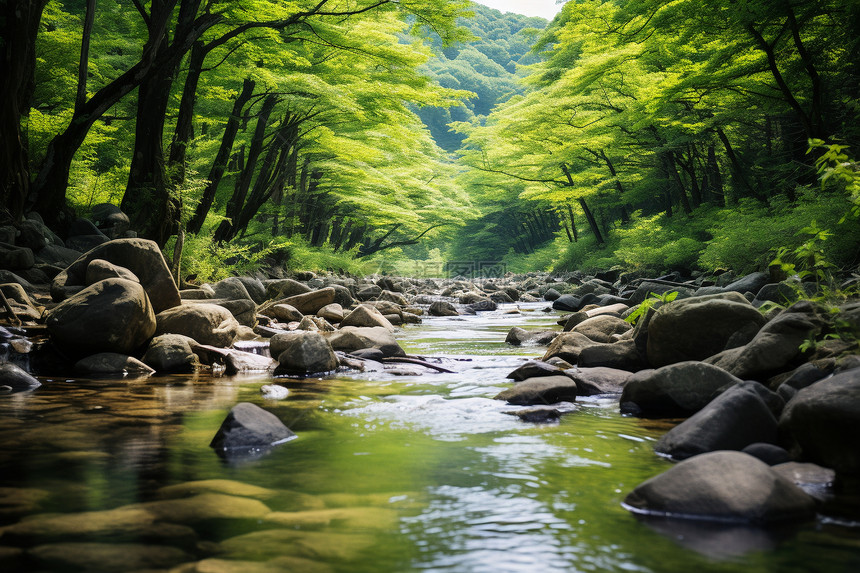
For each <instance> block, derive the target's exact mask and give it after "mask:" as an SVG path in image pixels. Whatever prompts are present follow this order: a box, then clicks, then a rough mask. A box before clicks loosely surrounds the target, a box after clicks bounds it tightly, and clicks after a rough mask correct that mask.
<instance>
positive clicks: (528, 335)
mask: <svg viewBox="0 0 860 573" xmlns="http://www.w3.org/2000/svg"><path fill="white" fill-rule="evenodd" d="M556 336H558V332H557V331H555V330H539V331H528V330H525V329H524V328H520V327H519V326H515V327H513V328H512V329H510V330H509V331H508V335H507V336H506V337H505V342H506V343H507V344H510V345H511V346H523V345H532V344H533V345H536V346H545V345H547V344H550V343H551V342H552V341H553V340H554V339H555V337H556Z"/></svg>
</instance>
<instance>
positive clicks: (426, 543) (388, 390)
mask: <svg viewBox="0 0 860 573" xmlns="http://www.w3.org/2000/svg"><path fill="white" fill-rule="evenodd" d="M544 306H545V305H544V304H540V303H534V304H520V305H518V306H515V305H501V306H500V308H499V309H498V310H497V311H494V312H483V313H479V315H477V316H462V317H452V318H427V319H425V321H424V323H423V324H421V325H414V326H408V327H405V328H403V329H401V330H400V331H399V332H398V333H397V338H398V340H399V341H400V343H401V345H402V346H403V347H404V349H405V350H406V352H407V353H409V354H413V355H420V356H425V357H438V358H440V361H439V364H440V365H441V366H444V367H445V368H447V369H449V370H452V371H454V372H455V373H453V374H443V373H430V372H427V373H424V374H422V375H420V376H414V375H413V376H409V375H406V376H403V375H400V376H395V375H392V374H388V373H367V374H341V375H338V376H334V377H330V378H326V379H310V380H304V381H299V380H290V379H277V380H275V383H278V384H282V385H284V386H286V387H287V388H288V389H289V391H290V394H289V396H288V397H287V398H286V399H285V400H279V401H273V400H267V399H264V398H263V397H262V395H261V392H260V387H261V386H263V385H265V384H271V383H273V380H272V378H271V377H269V376H263V375H247V376H236V377H217V376H211V375H209V374H202V373H201V374H198V375H186V376H170V377H150V378H140V379H119V380H116V379H103V380H84V379H42V382H43V386H42V387H41V388H39V389H38V390H36V391H34V392H31V393H20V394H14V395H10V396H0V525H13V526H14V525H15V524H18V525H19V527H18V529H17V530H14V531H17V533H15V534H14V535H12V534H4V535H2V536H0V570H3V571H76V570H81V569H83V570H91V571H134V570H149V571H154V570H163V571H171V570H173V571H177V572H178V571H183V572H184V571H212V572H215V571H219V572H221V571H237V572H238V571H243V572H254V571H267V572H269V571H272V572H276V571H335V572H387V571H391V572H399V571H450V572H469V573H473V572H484V571H486V572H492V573H503V572H512V573H513V572H533V571H541V572H549V571H560V572H561V571H565V572H567V571H628V572H629V571H641V572H665V571H678V572H681V571H684V572H686V571H691V570H696V571H698V572H700V573H701V572H711V571H714V572H716V571H737V570H741V569H742V570H744V571H754V572H755V571H762V572H764V571H768V572H771V571H780V572H791V571H798V572H801V571H804V572H805V571H812V570H815V571H849V570H850V571H853V570H856V568H857V567H858V566H860V524H857V523H853V522H851V521H839V520H832V519H825V520H822V519H819V520H817V521H815V522H813V523H809V524H805V525H802V526H800V527H797V528H791V529H788V530H768V531H765V530H758V529H745V528H727V527H715V526H711V525H705V524H701V523H698V522H693V521H682V522H672V521H651V522H643V521H641V520H639V519H637V518H636V517H634V516H632V515H631V514H629V513H628V512H627V511H626V510H625V509H624V508H623V507H622V506H621V502H622V500H623V499H624V496H625V495H626V494H627V493H628V492H629V491H630V490H631V489H633V488H634V487H635V486H636V485H638V484H639V483H641V482H642V481H644V480H645V479H648V478H649V477H651V476H654V475H656V474H658V473H660V472H662V471H665V470H666V469H667V468H668V467H669V464H670V462H668V461H666V460H663V459H661V458H659V457H657V456H656V455H655V454H654V453H653V451H652V447H653V442H654V441H655V440H656V439H657V438H658V437H659V436H661V435H662V434H663V433H664V432H665V431H666V430H667V429H668V428H669V427H671V423H672V422H671V421H655V420H642V419H637V418H632V417H623V416H621V415H620V414H619V412H618V401H617V396H602V397H600V396H599V397H590V398H581V399H579V400H578V401H577V402H576V403H571V404H561V405H559V406H558V407H559V409H560V410H562V411H563V412H564V414H563V415H562V417H561V418H560V420H558V421H557V422H552V423H546V424H533V423H527V422H523V421H521V420H520V419H519V418H518V417H516V416H514V415H511V413H512V412H515V411H517V410H521V409H522V408H521V407H517V406H509V405H506V404H505V403H504V402H501V401H496V400H493V399H492V398H493V396H494V395H496V394H497V393H498V392H500V391H502V390H503V389H505V388H507V387H509V386H510V381H509V380H507V379H506V375H507V374H508V373H509V372H510V371H512V370H513V369H514V368H516V367H517V366H519V365H520V364H522V363H523V362H524V361H525V360H527V359H529V358H535V357H539V356H540V355H541V354H542V349H541V348H540V347H535V346H532V347H528V346H526V347H513V346H509V345H506V344H505V343H504V339H505V335H506V333H507V332H508V330H509V329H510V328H511V327H513V326H520V327H523V328H527V329H539V328H553V327H554V328H557V326H555V320H557V318H558V315H557V313H554V312H543V309H544ZM517 308H519V309H520V312H518V313H517V312H515V311H516V310H517ZM237 402H252V403H254V404H257V405H259V406H261V407H263V408H265V409H266V410H268V411H270V412H272V413H274V414H275V415H276V416H278V417H279V418H280V419H281V420H282V421H284V423H285V424H286V425H287V426H289V427H290V428H291V429H292V430H293V431H294V432H295V433H296V434H297V435H298V438H297V439H295V440H292V441H290V442H288V443H286V444H283V445H281V446H279V447H277V448H274V449H273V450H271V451H270V452H261V453H260V455H259V456H258V457H254V456H252V457H250V458H244V459H229V460H225V459H222V458H220V457H219V456H218V455H216V454H215V452H214V451H213V450H212V449H211V448H210V447H209V442H210V440H211V439H212V437H213V436H214V434H215V432H216V431H217V429H218V427H219V425H220V424H221V421H222V420H223V419H224V417H225V416H226V414H227V412H228V411H229V410H230V408H231V407H232V406H233V405H235V404H236V403H237ZM207 496H208V497H207ZM177 500H178V501H183V500H185V501H187V500H198V501H200V500H206V501H207V503H210V504H211V503H215V504H222V507H224V508H230V510H229V511H227V510H226V509H225V510H224V511H220V510H219V511H214V510H213V509H212V507H209V506H206V508H204V509H200V508H201V507H203V506H202V505H201V504H198V505H195V506H193V507H192V505H191V504H189V505H187V506H186V505H182V504H180V503H178V501H177ZM234 505H235V508H233V506H234ZM189 508H191V509H189ZM243 508H248V509H247V510H246V509H243ZM140 510H143V511H140ZM135 511H140V514H141V515H144V516H151V515H157V516H158V518H157V519H156V520H155V522H153V523H147V524H140V523H135V522H134V519H133V517H128V516H133V515H136V514H135V513H134V512H135ZM243 511H246V512H247V514H244V513H243ZM63 519H65V521H63ZM75 519H78V520H79V526H77V527H75V526H74V524H75V523H76V521H75ZM111 519H114V520H118V521H111ZM144 519H149V518H148V517H146V518H144ZM25 520H28V521H29V522H31V524H35V525H32V526H31V527H29V528H27V527H21V526H20V524H21V523H24V522H25ZM99 523H104V524H105V525H103V526H102V527H101V528H99V527H98V526H97V524H99ZM111 523H116V524H117V525H116V528H115V529H111ZM58 524H60V525H58ZM63 524H65V528H64V526H63ZM70 524H72V525H70ZM144 525H145V527H144Z"/></svg>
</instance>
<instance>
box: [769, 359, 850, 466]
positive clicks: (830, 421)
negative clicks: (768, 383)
mask: <svg viewBox="0 0 860 573" xmlns="http://www.w3.org/2000/svg"><path fill="white" fill-rule="evenodd" d="M858 427H860V368H854V369H853V370H847V371H845V372H841V373H839V374H836V375H835V376H833V377H831V378H826V379H824V380H821V381H819V382H816V383H815V384H812V385H811V386H809V387H807V388H804V389H802V390H800V391H799V392H798V393H797V394H796V395H795V397H794V398H792V399H791V401H790V402H789V403H788V404H787V405H786V407H785V410H784V411H783V413H782V416H781V418H780V420H779V428H780V432H781V433H782V434H783V436H784V437H785V439H786V440H787V441H788V442H790V443H791V445H792V448H793V450H794V451H795V452H796V453H797V454H799V455H800V456H802V457H803V458H804V459H808V460H810V461H813V462H816V463H819V464H821V465H824V466H827V467H831V468H833V469H835V470H836V471H837V472H838V473H842V474H849V475H858V474H860V448H858V446H857V437H856V433H857V428H858Z"/></svg>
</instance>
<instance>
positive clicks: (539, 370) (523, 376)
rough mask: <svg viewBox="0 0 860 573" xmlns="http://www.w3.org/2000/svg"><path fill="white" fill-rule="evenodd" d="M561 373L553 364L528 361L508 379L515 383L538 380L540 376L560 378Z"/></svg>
mask: <svg viewBox="0 0 860 573" xmlns="http://www.w3.org/2000/svg"><path fill="white" fill-rule="evenodd" d="M563 372H564V371H563V370H562V369H561V368H559V367H558V366H555V365H554V364H547V363H546V362H541V361H540V360H529V361H528V362H526V363H525V364H523V365H522V366H520V367H518V368H517V369H516V370H514V371H513V372H511V373H510V374H508V378H510V379H511V380H514V381H515V382H522V381H523V380H527V379H529V378H539V377H541V376H560V375H561V374H562V373H563Z"/></svg>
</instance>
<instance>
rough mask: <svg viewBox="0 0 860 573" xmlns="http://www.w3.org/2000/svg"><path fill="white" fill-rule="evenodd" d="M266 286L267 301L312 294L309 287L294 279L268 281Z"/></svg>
mask: <svg viewBox="0 0 860 573" xmlns="http://www.w3.org/2000/svg"><path fill="white" fill-rule="evenodd" d="M265 285H266V299H267V300H278V299H282V298H289V297H291V296H296V295H299V294H305V293H309V292H311V288H310V287H309V286H308V285H306V284H304V283H300V282H299V281H295V280H293V279H276V280H271V281H266V283H265Z"/></svg>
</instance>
